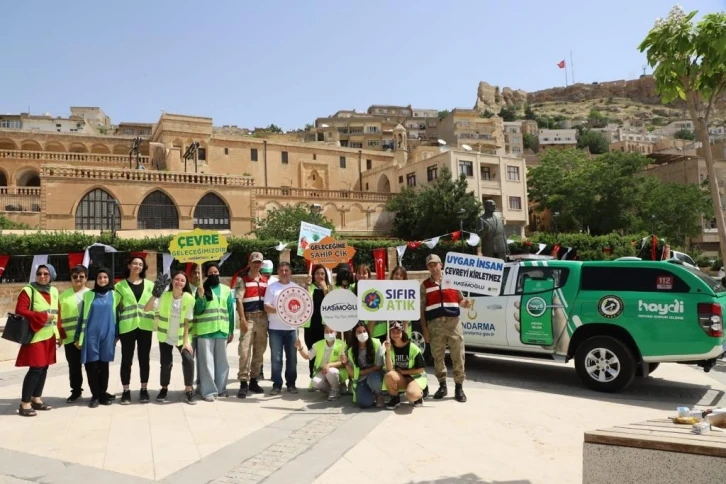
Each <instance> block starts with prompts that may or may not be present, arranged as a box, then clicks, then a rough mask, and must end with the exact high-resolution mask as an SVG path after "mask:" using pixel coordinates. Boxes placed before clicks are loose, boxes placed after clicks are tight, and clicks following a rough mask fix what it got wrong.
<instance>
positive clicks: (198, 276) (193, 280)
mask: <svg viewBox="0 0 726 484" xmlns="http://www.w3.org/2000/svg"><path fill="white" fill-rule="evenodd" d="M202 284H203V281H202V266H201V265H199V264H197V263H192V264H191V266H190V267H189V288H190V289H191V291H192V296H194V297H195V300H196V297H197V296H198V297H202V296H204V288H203V287H202ZM189 331H190V335H191V337H192V349H193V350H194V351H193V354H195V355H196V354H197V340H198V339H199V338H197V335H196V334H195V333H194V320H193V319H192V325H191V328H189ZM194 370H195V372H196V375H197V378H196V380H195V381H194V384H195V385H196V390H195V392H194V394H195V395H199V396H201V393H199V358H194Z"/></svg>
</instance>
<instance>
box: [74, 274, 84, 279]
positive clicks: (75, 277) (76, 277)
mask: <svg viewBox="0 0 726 484" xmlns="http://www.w3.org/2000/svg"><path fill="white" fill-rule="evenodd" d="M71 278H72V279H73V280H78V279H85V278H86V276H84V275H83V274H75V275H73V276H71Z"/></svg>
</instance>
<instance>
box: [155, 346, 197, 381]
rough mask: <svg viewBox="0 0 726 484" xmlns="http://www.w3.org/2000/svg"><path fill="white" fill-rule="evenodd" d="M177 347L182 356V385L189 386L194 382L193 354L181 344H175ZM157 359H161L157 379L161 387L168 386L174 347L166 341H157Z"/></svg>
mask: <svg viewBox="0 0 726 484" xmlns="http://www.w3.org/2000/svg"><path fill="white" fill-rule="evenodd" d="M177 349H178V350H179V354H181V357H182V372H183V373H184V386H187V387H190V386H192V383H193V382H194V355H192V354H191V353H189V352H188V351H187V350H185V349H183V348H182V347H181V346H177ZM159 359H160V360H161V374H160V376H159V381H160V382H161V386H162V387H168V386H169V382H170V381H171V368H172V367H173V366H174V347H173V346H172V345H170V344H167V343H159Z"/></svg>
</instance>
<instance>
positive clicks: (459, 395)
mask: <svg viewBox="0 0 726 484" xmlns="http://www.w3.org/2000/svg"><path fill="white" fill-rule="evenodd" d="M454 398H455V399H456V401H457V402H461V403H464V402H466V393H464V388H463V387H462V384H461V383H457V384H456V387H455V388H454Z"/></svg>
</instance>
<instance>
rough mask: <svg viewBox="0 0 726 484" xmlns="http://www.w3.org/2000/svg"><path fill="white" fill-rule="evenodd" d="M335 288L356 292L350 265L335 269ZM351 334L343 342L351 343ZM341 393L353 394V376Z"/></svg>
mask: <svg viewBox="0 0 726 484" xmlns="http://www.w3.org/2000/svg"><path fill="white" fill-rule="evenodd" d="M335 270H336V273H335V287H334V288H333V289H348V290H350V291H353V293H354V294H357V292H356V285H355V277H354V275H353V273H352V272H351V271H350V265H349V264H346V263H345V262H341V263H340V264H338V265H337V266H336V267H335ZM350 338H351V332H350V331H345V332H344V333H343V335H342V339H343V341H350ZM340 393H342V394H344V395H350V394H352V393H353V374H352V373H348V383H347V384H346V383H344V384H343V385H342V386H341V388H340Z"/></svg>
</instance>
